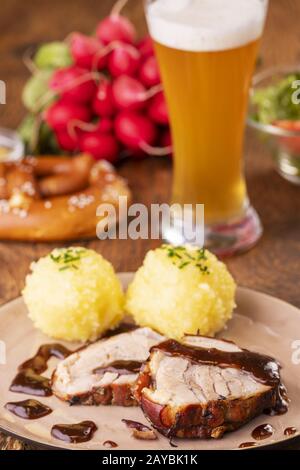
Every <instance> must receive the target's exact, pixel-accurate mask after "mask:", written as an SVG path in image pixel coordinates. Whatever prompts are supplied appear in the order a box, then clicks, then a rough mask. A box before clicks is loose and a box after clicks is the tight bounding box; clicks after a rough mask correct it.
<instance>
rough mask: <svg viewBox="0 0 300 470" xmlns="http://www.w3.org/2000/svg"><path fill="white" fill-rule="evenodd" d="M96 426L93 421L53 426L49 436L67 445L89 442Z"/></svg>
mask: <svg viewBox="0 0 300 470" xmlns="http://www.w3.org/2000/svg"><path fill="white" fill-rule="evenodd" d="M97 429H98V428H97V426H96V424H95V423H94V422H93V421H82V422H81V423H77V424H55V425H54V426H53V427H52V429H51V436H52V437H54V438H55V439H59V440H60V441H64V442H68V443H69V444H78V443H80V442H87V441H90V440H91V439H92V438H93V436H94V434H95V432H96V431H97Z"/></svg>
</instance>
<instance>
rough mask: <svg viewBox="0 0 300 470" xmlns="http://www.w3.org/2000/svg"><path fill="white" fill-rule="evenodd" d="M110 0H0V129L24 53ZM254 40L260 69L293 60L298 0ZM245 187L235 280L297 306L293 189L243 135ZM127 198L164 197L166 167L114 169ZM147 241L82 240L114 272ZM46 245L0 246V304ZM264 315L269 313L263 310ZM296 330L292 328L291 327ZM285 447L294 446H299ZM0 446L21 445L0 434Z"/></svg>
mask: <svg viewBox="0 0 300 470" xmlns="http://www.w3.org/2000/svg"><path fill="white" fill-rule="evenodd" d="M113 3H114V2H113V0H101V1H100V0H43V1H39V0H26V2H24V1H23V0H1V13H0V35H1V40H0V59H1V62H0V79H1V80H5V82H6V83H7V91H8V96H7V105H6V106H0V126H7V127H12V128H15V127H16V126H17V125H18V123H19V122H20V120H21V118H22V116H23V114H24V110H23V108H22V105H21V98H20V93H21V89H22V86H23V85H24V83H25V81H26V79H27V78H28V73H27V71H26V69H25V67H24V65H23V63H22V56H23V54H24V51H25V50H26V49H27V48H28V47H31V46H35V45H37V44H39V43H42V42H46V41H51V40H57V39H63V38H65V37H66V36H67V35H68V34H69V33H70V32H71V31H76V30H79V31H82V32H84V33H90V32H91V31H93V29H94V28H95V25H96V22H97V20H98V19H100V18H102V17H103V16H104V15H106V14H107V13H108V12H109V10H110V8H111V6H112V5H113ZM270 4H271V5H270V11H269V16H268V21H267V26H266V31H265V35H264V39H263V45H262V54H261V55H262V65H261V67H262V68H265V67H268V66H271V65H278V64H293V63H295V62H298V61H300V33H299V18H300V0H270ZM125 12H126V13H128V16H130V18H131V19H132V20H133V21H134V22H135V23H136V24H137V25H138V28H139V32H140V34H142V33H143V32H144V30H145V23H144V19H143V13H142V1H141V0H129V4H128V6H127V8H126V9H125ZM245 151H246V155H247V163H246V169H247V179H248V184H249V192H250V197H251V200H252V202H253V204H254V206H255V207H256V208H257V210H258V212H259V214H260V216H261V219H262V221H263V225H264V236H263V238H262V239H261V241H260V243H259V244H258V245H257V246H256V247H255V248H254V249H253V250H252V251H250V252H249V253H247V254H244V255H242V256H239V257H235V258H233V259H230V260H228V265H229V268H230V269H231V271H232V273H233V275H234V276H235V278H236V280H237V282H238V283H239V284H240V285H242V286H247V287H251V288H253V289H257V290H260V291H263V292H266V293H269V294H272V295H275V296H277V297H279V298H281V299H284V300H286V301H288V302H291V303H292V304H294V305H296V306H298V307H300V289H299V278H300V277H299V271H300V256H299V255H300V188H299V187H296V186H293V185H291V184H289V183H287V182H286V181H284V180H283V179H282V178H281V177H280V176H278V175H277V173H276V172H275V170H274V165H273V163H272V160H271V156H270V154H269V152H268V150H267V149H266V148H265V147H264V145H263V144H262V143H261V142H259V141H258V140H257V138H256V136H255V135H254V134H253V133H252V132H251V131H248V132H247V139H246V150H245ZM120 171H121V173H122V175H124V176H125V177H126V178H127V179H128V181H129V183H130V185H131V188H132V190H133V193H134V199H135V201H139V202H144V203H146V204H149V203H151V202H164V201H168V198H169V192H170V182H171V165H170V163H169V162H168V161H166V160H163V159H148V160H143V161H134V162H129V163H126V164H124V165H122V167H121V168H120ZM157 243H158V242H155V241H154V242H153V241H107V242H100V241H92V242H90V243H84V245H88V246H90V247H91V248H94V249H96V250H97V251H99V252H101V253H102V254H103V255H104V256H105V257H106V258H108V259H109V260H110V261H111V262H112V263H113V264H114V266H115V269H116V270H117V271H132V270H135V269H136V268H138V267H139V266H140V264H141V262H142V260H143V257H144V255H145V253H146V252H147V250H149V249H150V248H151V247H153V246H156V245H157ZM52 248H53V246H52V245H49V244H48V245H43V244H25V243H0V303H5V302H7V301H9V300H11V299H13V298H15V297H17V296H18V295H19V294H20V289H21V288H22V286H23V283H24V277H25V275H26V273H27V272H28V268H29V264H30V263H31V261H33V260H35V259H37V258H39V257H40V256H41V255H44V254H45V253H48V252H49V251H50V250H51V249H52ZM270 315H272V312H270ZM299 334H300V332H299ZM290 447H291V448H298V449H300V443H299V442H297V443H294V444H293V445H291V446H290ZM0 448H1V449H15V450H17V449H22V448H24V445H23V444H22V443H20V442H18V441H16V440H15V439H12V438H6V437H5V436H3V435H1V434H0Z"/></svg>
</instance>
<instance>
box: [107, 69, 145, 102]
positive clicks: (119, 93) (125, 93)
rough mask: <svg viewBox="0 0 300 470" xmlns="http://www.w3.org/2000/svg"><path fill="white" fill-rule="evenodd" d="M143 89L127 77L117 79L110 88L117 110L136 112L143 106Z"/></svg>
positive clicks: (138, 83) (135, 81) (133, 79)
mask: <svg viewBox="0 0 300 470" xmlns="http://www.w3.org/2000/svg"><path fill="white" fill-rule="evenodd" d="M145 94H146V89H145V87H144V86H143V85H142V84H141V83H140V82H139V81H138V80H136V79H135V78H132V77H129V76H127V75H121V76H120V77H118V78H117V79H116V80H115V81H114V83H113V86H112V95H113V99H114V102H115V105H116V107H117V108H118V109H128V110H138V109H141V108H143V107H144V105H145Z"/></svg>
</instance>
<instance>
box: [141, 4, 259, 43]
mask: <svg viewBox="0 0 300 470" xmlns="http://www.w3.org/2000/svg"><path fill="white" fill-rule="evenodd" d="M267 6H268V0H152V1H148V8H147V20H148V25H149V29H150V34H151V36H152V37H153V39H154V40H155V41H157V42H159V43H161V44H163V45H165V46H168V47H172V48H174V49H180V50H186V51H220V50H226V49H234V48H237V47H241V46H244V45H246V44H248V43H250V42H252V41H255V40H257V39H258V38H259V37H260V36H261V35H262V31H263V27H264V22H265V17H266V11H267Z"/></svg>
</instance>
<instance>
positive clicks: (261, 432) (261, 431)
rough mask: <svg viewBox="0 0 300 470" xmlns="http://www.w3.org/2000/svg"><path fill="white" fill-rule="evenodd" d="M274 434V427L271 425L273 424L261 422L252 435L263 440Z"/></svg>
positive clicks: (258, 439) (257, 439)
mask: <svg viewBox="0 0 300 470" xmlns="http://www.w3.org/2000/svg"><path fill="white" fill-rule="evenodd" d="M273 434H274V428H273V426H271V424H261V425H260V426H257V428H255V429H254V430H253V431H252V433H251V436H252V437H253V439H255V440H256V441H262V440H263V439H268V438H269V437H271V436H273Z"/></svg>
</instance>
